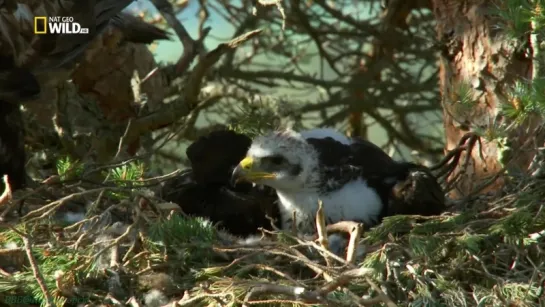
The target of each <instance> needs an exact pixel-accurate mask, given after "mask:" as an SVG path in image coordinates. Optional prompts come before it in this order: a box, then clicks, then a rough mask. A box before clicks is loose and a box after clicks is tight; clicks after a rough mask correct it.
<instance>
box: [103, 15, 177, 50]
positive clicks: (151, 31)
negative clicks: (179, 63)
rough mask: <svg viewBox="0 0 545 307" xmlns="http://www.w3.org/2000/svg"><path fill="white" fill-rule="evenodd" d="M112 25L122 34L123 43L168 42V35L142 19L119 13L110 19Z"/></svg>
mask: <svg viewBox="0 0 545 307" xmlns="http://www.w3.org/2000/svg"><path fill="white" fill-rule="evenodd" d="M112 25H113V26H114V27H116V28H118V29H119V30H121V32H122V33H123V39H124V41H127V42H131V43H136V44H151V43H152V42H154V41H156V40H170V36H169V33H168V32H167V31H165V30H163V29H160V28H158V27H156V26H154V25H152V24H149V23H147V22H145V21H144V20H143V19H142V18H139V17H136V16H133V15H131V14H127V13H120V14H118V15H117V16H116V17H115V18H113V19H112Z"/></svg>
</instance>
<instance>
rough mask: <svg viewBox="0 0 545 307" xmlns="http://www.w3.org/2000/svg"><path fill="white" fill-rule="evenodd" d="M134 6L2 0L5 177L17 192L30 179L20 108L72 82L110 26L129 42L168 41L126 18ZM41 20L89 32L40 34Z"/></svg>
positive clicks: (0, 103)
mask: <svg viewBox="0 0 545 307" xmlns="http://www.w3.org/2000/svg"><path fill="white" fill-rule="evenodd" d="M131 2H132V0H78V1H76V0H71V1H70V0H63V1H38V0H18V1H15V0H3V1H1V0H0V176H1V175H4V174H7V175H8V177H9V181H10V184H11V186H12V189H14V190H15V189H18V188H21V187H22V186H23V185H24V178H25V176H26V175H25V170H24V164H25V152H24V140H23V138H24V129H23V122H22V116H21V111H20V108H19V105H20V104H21V103H24V102H27V101H29V100H32V99H35V98H38V97H39V94H40V88H41V87H43V86H44V84H42V83H44V82H43V80H46V81H48V82H49V83H51V81H65V80H67V79H69V78H70V74H71V71H72V69H73V68H74V65H75V64H76V63H77V60H78V58H80V57H81V56H82V55H83V53H84V51H85V50H86V48H87V47H88V46H89V44H90V43H91V42H92V41H93V39H95V38H96V37H97V36H98V35H100V34H101V33H102V32H103V31H104V30H105V29H107V28H108V27H109V26H116V27H119V28H121V29H122V32H123V33H124V34H125V39H126V40H129V41H130V40H136V41H137V42H149V41H150V40H151V39H165V38H166V37H167V35H166V32H164V31H163V30H160V29H158V28H157V27H154V26H152V25H148V24H145V22H143V21H137V20H135V18H132V17H131V16H127V14H121V13H120V12H121V10H123V9H124V8H125V7H126V6H128V5H129V4H130V3H131ZM37 16H45V17H55V16H58V17H63V16H64V17H72V18H73V19H74V22H78V23H79V24H80V25H81V27H83V28H88V29H89V32H88V33H87V34H72V35H67V34H51V33H48V34H35V33H34V29H35V25H34V22H35V21H34V17H37ZM112 20H114V21H115V22H112ZM137 32H140V34H138V33H137ZM40 80H42V82H40ZM48 82H45V83H48ZM0 190H3V184H0Z"/></svg>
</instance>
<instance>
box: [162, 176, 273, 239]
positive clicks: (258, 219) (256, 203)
mask: <svg viewBox="0 0 545 307" xmlns="http://www.w3.org/2000/svg"><path fill="white" fill-rule="evenodd" d="M192 175H193V174H192V171H191V170H187V171H186V172H184V173H183V174H182V175H180V176H178V177H176V178H174V179H173V180H170V181H168V182H166V183H165V184H164V186H163V188H162V192H161V193H162V198H163V199H164V200H167V201H171V202H174V203H177V204H178V205H179V206H180V207H181V208H182V210H183V212H184V213H186V214H188V215H191V216H199V217H204V218H207V219H209V220H210V221H211V222H213V223H214V224H217V225H218V227H219V228H221V229H225V230H227V231H228V232H230V233H232V234H234V235H237V236H248V235H252V234H257V233H258V228H260V227H262V228H264V229H268V230H272V226H271V222H270V220H268V219H267V218H266V216H267V215H268V216H270V217H271V218H272V219H276V220H277V221H278V222H277V223H276V227H280V224H279V221H280V218H279V216H280V212H279V209H278V205H277V204H276V203H275V202H276V200H277V198H276V196H275V195H274V194H271V193H267V191H266V190H261V189H257V188H252V189H248V191H244V192H241V191H238V190H237V189H234V188H231V187H229V186H228V185H219V184H200V183H198V182H196V181H195V180H193V176H192Z"/></svg>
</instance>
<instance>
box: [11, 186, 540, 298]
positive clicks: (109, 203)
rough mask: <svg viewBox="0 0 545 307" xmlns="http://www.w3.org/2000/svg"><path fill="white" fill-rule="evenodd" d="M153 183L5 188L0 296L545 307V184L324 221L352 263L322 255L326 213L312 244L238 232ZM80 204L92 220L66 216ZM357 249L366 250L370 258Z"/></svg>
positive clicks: (276, 234)
mask: <svg viewBox="0 0 545 307" xmlns="http://www.w3.org/2000/svg"><path fill="white" fill-rule="evenodd" d="M165 179H168V176H163V177H161V180H165ZM158 181H159V180H158V179H147V180H145V181H144V182H139V183H138V184H136V183H135V182H132V183H123V184H120V183H118V185H107V186H104V185H103V186H85V188H83V187H82V186H80V185H77V184H73V183H72V184H71V185H70V184H68V182H64V183H61V182H60V181H59V180H58V178H50V179H49V180H47V181H46V182H45V183H43V184H42V185H41V186H40V187H38V188H36V189H34V190H31V189H27V190H24V191H17V192H14V193H13V195H12V194H11V193H7V194H5V195H4V196H3V198H2V202H3V203H4V204H3V205H2V206H0V217H1V218H2V219H3V222H1V223H0V242H6V245H5V246H2V247H0V248H1V249H0V275H1V276H2V278H1V279H0V300H1V301H3V302H6V303H8V304H15V303H21V302H26V303H29V302H30V303H37V304H40V303H45V302H47V301H48V300H49V301H51V302H54V303H55V304H56V305H57V306H61V305H63V304H64V305H65V306H72V305H77V304H81V303H88V304H92V305H101V304H103V305H105V304H112V303H116V304H122V305H131V306H162V305H166V304H169V303H172V302H175V303H176V304H177V305H181V306H250V305H256V304H266V305H267V304H268V305H274V306H295V305H297V306H299V305H309V304H311V305H327V306H329V305H331V306H482V305H486V306H536V305H538V304H540V303H541V302H542V298H543V285H544V284H543V283H544V281H545V275H544V273H543V272H544V270H545V255H544V253H543V248H544V247H545V244H544V240H543V235H544V234H545V231H543V229H544V228H545V213H544V212H543V210H542V208H543V201H542V200H543V199H544V196H545V195H544V194H545V181H544V180H538V179H528V178H512V180H511V181H510V183H509V184H508V186H506V188H505V190H504V191H503V192H502V193H501V195H497V194H496V195H495V196H494V195H485V196H479V197H475V198H473V199H466V200H465V203H464V204H457V206H456V207H465V208H470V209H464V210H463V212H460V213H457V212H450V213H445V214H443V215H440V216H411V215H398V216H392V217H387V218H386V219H384V221H383V223H382V224H381V225H379V226H376V227H374V228H371V229H365V225H363V229H362V227H361V226H362V225H359V224H355V223H350V222H345V223H344V224H337V225H332V226H328V227H329V230H337V231H345V232H349V233H350V244H349V246H348V249H347V251H346V257H344V258H343V257H339V256H337V255H335V254H334V253H332V252H330V251H329V250H328V249H327V246H328V245H327V242H326V239H325V238H326V237H327V236H325V235H324V231H325V228H324V227H323V224H322V223H320V221H323V220H324V219H325V217H324V216H322V215H321V211H320V210H319V213H318V216H317V224H318V225H319V227H318V234H319V239H318V240H304V239H301V238H298V237H296V236H294V235H292V234H291V233H287V232H281V231H278V230H274V231H268V230H263V234H262V236H261V237H256V238H250V239H241V238H238V237H235V236H233V235H229V234H227V233H225V232H222V231H221V230H218V228H217V227H215V226H214V225H213V224H212V223H210V222H208V221H206V220H204V219H202V218H191V217H188V216H186V215H185V214H184V213H183V212H181V211H180V209H179V207H178V206H176V205H173V204H171V203H166V202H164V201H162V200H161V199H159V198H157V197H156V196H155V194H154V193H152V191H151V190H149V189H150V187H153V186H155V185H158ZM10 198H11V200H10V201H6V200H7V199H10ZM82 207H85V208H84V209H83V210H82V209H81V208H82ZM78 208H79V209H78ZM84 211H86V212H87V214H86V216H85V218H83V217H82V219H80V220H79V221H78V222H76V223H73V221H70V219H71V218H69V217H73V216H74V215H77V214H82V212H84ZM320 225H321V226H320ZM333 228H336V229H333ZM273 229H274V228H273ZM362 230H363V231H362ZM356 243H359V244H356ZM357 246H364V247H365V254H364V255H363V256H362V258H359V257H357V253H356V250H357V248H356V247H357Z"/></svg>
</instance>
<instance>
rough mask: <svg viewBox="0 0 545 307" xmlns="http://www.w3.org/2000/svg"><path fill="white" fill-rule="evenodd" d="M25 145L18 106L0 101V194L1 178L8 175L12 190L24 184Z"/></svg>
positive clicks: (1, 190) (0, 191) (0, 190)
mask: <svg viewBox="0 0 545 307" xmlns="http://www.w3.org/2000/svg"><path fill="white" fill-rule="evenodd" d="M25 163H26V159H25V144H24V127H23V118H22V114H21V110H20V109H19V106H18V105H15V104H10V103H3V102H2V101H0V194H1V193H2V192H3V191H4V185H3V183H2V180H1V177H3V175H8V179H9V183H10V185H11V188H12V190H17V189H20V188H22V187H23V186H24V184H25V177H26V174H25Z"/></svg>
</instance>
